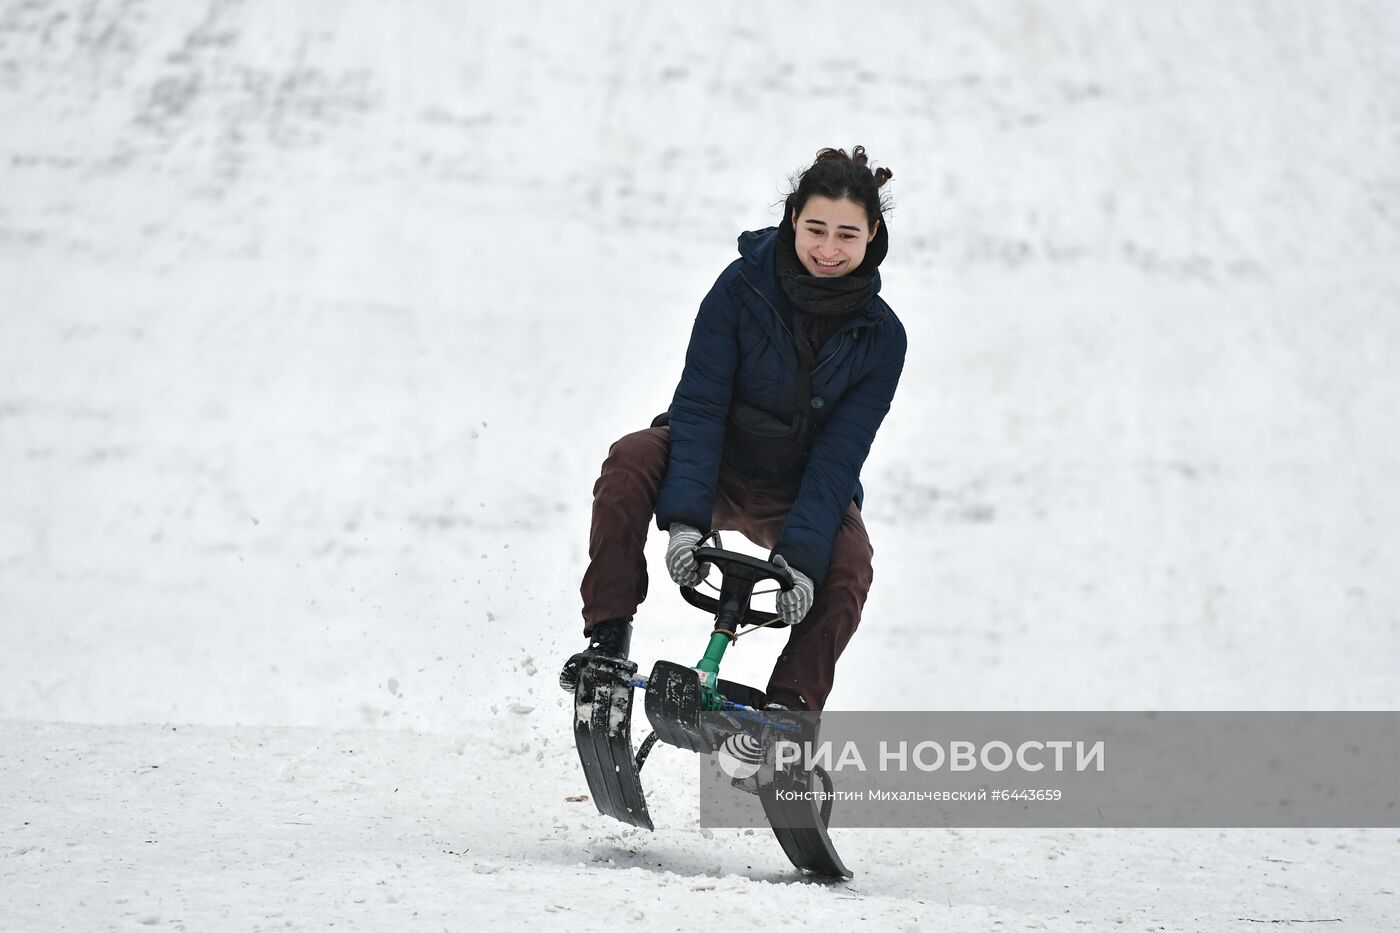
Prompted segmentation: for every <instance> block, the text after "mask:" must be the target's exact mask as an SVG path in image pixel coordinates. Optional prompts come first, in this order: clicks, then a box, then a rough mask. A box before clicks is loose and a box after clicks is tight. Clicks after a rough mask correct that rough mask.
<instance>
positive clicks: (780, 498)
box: [580, 427, 875, 710]
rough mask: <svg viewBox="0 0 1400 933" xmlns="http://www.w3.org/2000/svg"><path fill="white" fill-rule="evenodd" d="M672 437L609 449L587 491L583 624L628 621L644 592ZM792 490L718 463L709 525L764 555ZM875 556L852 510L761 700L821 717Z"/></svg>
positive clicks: (647, 435)
mask: <svg viewBox="0 0 1400 933" xmlns="http://www.w3.org/2000/svg"><path fill="white" fill-rule="evenodd" d="M670 437H671V433H670V430H669V429H668V428H664V427H662V428H648V429H646V430H644V431H637V432H636V433H634V434H629V435H627V436H626V437H624V438H622V439H621V440H619V441H618V442H617V443H616V444H613V446H612V449H611V450H609V451H608V459H607V460H605V461H604V462H603V470H602V473H601V475H600V476H599V477H598V482H597V483H596V484H594V486H593V529H592V533H591V534H590V536H589V540H588V558H589V564H588V570H587V571H586V572H585V573H584V575H583V586H582V587H581V588H580V592H581V593H582V595H583V627H584V631H585V632H588V631H591V630H592V628H593V626H595V625H597V624H598V623H600V622H605V621H607V620H609V619H631V618H632V617H633V615H634V614H635V613H636V611H637V607H638V606H639V605H640V604H641V602H642V600H644V599H646V595H647V565H646V556H645V554H644V553H643V546H644V545H645V544H646V539H647V531H648V530H649V529H650V526H651V520H652V515H653V513H654V510H655V507H656V498H657V495H658V494H659V493H660V491H661V481H662V480H663V479H664V478H665V476H666V461H667V455H668V453H669V452H670V443H671V442H670ZM795 494H796V490H795V489H794V488H792V487H791V486H785V485H775V484H772V483H766V482H764V481H763V480H761V479H757V478H754V477H748V476H742V475H740V474H738V473H735V472H734V471H733V470H730V469H729V468H728V467H727V466H722V467H721V468H720V473H719V482H718V483H717V484H716V489H715V511H714V516H713V520H712V521H713V527H714V528H715V529H716V530H718V531H737V532H739V533H740V534H742V535H743V536H744V537H746V538H748V539H749V540H750V541H752V542H753V543H755V544H757V545H759V546H760V547H766V548H771V547H773V545H774V544H775V543H776V542H777V540H778V536H779V535H780V534H781V533H782V530H783V524H784V522H786V521H787V516H788V512H789V511H791V510H792V503H793V497H794V496H795ZM874 553H875V552H874V550H873V549H872V548H871V546H870V538H869V536H868V535H867V534H866V533H865V524H864V523H863V522H862V521H861V518H860V511H859V510H858V509H857V508H856V507H855V504H854V503H852V504H851V507H850V509H848V510H847V512H846V516H845V518H844V519H842V521H841V528H840V529H839V530H838V531H837V533H836V540H835V541H834V542H833V545H832V555H831V567H830V569H829V570H828V571H827V576H826V579H825V580H824V581H823V583H822V585H821V588H820V589H818V590H817V592H816V597H815V599H814V600H813V603H812V609H811V611H810V612H809V613H808V614H807V617H806V618H805V619H803V620H802V622H801V624H799V625H796V626H794V627H793V628H791V629H790V630H789V635H788V643H787V647H786V648H784V649H783V653H782V654H781V655H780V656H779V657H778V661H777V664H776V665H775V666H774V668H773V675H772V677H771V678H770V679H769V681H768V689H767V691H766V692H767V694H768V699H769V700H770V701H772V702H776V703H781V704H783V705H784V706H787V707H790V708H792V709H806V710H820V709H821V708H822V707H823V706H824V705H825V704H826V698H827V694H829V693H830V692H831V685H832V681H833V679H834V678H835V674H836V659H837V658H839V657H840V656H841V652H842V651H843V650H845V647H846V643H847V642H848V641H850V640H851V636H852V635H853V634H855V630H856V626H858V625H859V624H860V613H861V609H862V608H863V607H864V606H865V597H866V594H867V593H869V592H870V583H871V580H872V579H873V578H874V572H873V570H872V569H871V559H872V558H873V557H874Z"/></svg>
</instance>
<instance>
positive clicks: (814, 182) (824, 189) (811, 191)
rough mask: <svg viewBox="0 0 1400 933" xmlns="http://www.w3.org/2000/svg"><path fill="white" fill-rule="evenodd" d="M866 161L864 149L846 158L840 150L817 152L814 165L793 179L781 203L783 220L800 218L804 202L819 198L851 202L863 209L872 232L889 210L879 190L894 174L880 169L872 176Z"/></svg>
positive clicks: (859, 147) (885, 197)
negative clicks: (877, 222) (789, 190)
mask: <svg viewBox="0 0 1400 933" xmlns="http://www.w3.org/2000/svg"><path fill="white" fill-rule="evenodd" d="M868 161H869V159H868V157H867V156H866V154H865V147H864V146H856V147H855V148H854V149H853V150H851V154H850V155H847V154H846V150H844V149H832V148H829V147H828V148H826V149H823V150H821V151H820V152H818V153H817V158H816V161H814V162H813V163H812V164H811V165H810V166H808V168H807V169H806V170H805V171H803V172H802V174H801V175H799V176H797V178H796V181H795V182H794V183H793V186H792V191H791V192H789V194H788V196H787V200H786V201H785V202H784V205H783V210H784V211H786V212H787V215H786V216H787V219H788V220H789V221H791V220H792V219H793V217H794V216H801V215H802V208H803V207H805V206H806V205H807V199H808V198H810V197H812V196H813V195H819V196H821V197H825V198H831V199H832V200H833V201H841V200H849V201H854V202H855V203H857V204H859V205H860V206H861V207H864V208H865V216H866V219H867V220H868V221H869V223H870V226H871V227H872V228H873V227H874V226H875V223H876V221H882V220H884V219H885V211H886V210H888V209H889V208H890V207H891V203H890V201H889V199H888V195H883V194H882V193H881V191H880V189H881V188H882V187H884V184H885V182H887V181H889V180H890V179H891V178H893V177H894V172H892V171H890V170H889V169H888V168H886V167H884V166H881V167H880V168H877V169H875V170H874V171H873V172H872V171H871V170H870V168H869V166H868V165H867V164H866V163H867V162H868Z"/></svg>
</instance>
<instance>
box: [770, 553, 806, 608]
mask: <svg viewBox="0 0 1400 933" xmlns="http://www.w3.org/2000/svg"><path fill="white" fill-rule="evenodd" d="M773 563H775V564H777V565H778V566H779V567H782V568H784V569H786V570H787V572H788V573H790V574H792V589H790V590H779V591H778V615H779V616H780V617H781V618H782V620H783V621H784V622H786V623H787V624H788V625H796V624H797V623H799V622H801V621H802V620H803V619H804V618H806V617H807V613H808V612H810V611H811V609H812V598H813V595H814V590H815V588H814V587H813V586H812V578H811V577H809V576H807V575H806V574H805V573H803V572H802V571H800V570H798V569H797V568H796V567H793V566H791V565H790V564H788V562H787V559H786V558H784V557H783V555H781V554H774V555H773Z"/></svg>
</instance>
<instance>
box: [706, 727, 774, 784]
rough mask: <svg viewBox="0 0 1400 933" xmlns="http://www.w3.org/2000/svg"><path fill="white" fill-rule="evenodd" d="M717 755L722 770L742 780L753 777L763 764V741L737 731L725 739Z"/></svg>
mask: <svg viewBox="0 0 1400 933" xmlns="http://www.w3.org/2000/svg"><path fill="white" fill-rule="evenodd" d="M715 757H716V758H717V759H719V769H720V770H721V771H723V772H724V773H725V774H727V775H729V776H730V777H732V778H734V779H735V780H739V781H742V780H744V779H745V778H750V777H753V776H754V774H755V773H756V772H757V771H758V766H759V765H761V764H763V743H762V742H760V741H759V740H758V739H756V738H754V737H753V736H751V735H749V734H748V733H746V732H736V733H734V734H733V735H731V736H729V737H728V738H726V739H725V740H724V742H723V744H721V745H720V747H719V751H718V752H716V753H715Z"/></svg>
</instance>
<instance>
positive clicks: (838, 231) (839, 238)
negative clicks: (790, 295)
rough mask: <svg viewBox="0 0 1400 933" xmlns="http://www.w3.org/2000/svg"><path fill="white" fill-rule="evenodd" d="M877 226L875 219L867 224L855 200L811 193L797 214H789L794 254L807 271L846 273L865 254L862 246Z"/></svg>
mask: <svg viewBox="0 0 1400 933" xmlns="http://www.w3.org/2000/svg"><path fill="white" fill-rule="evenodd" d="M879 226H880V224H879V221H876V222H875V226H873V227H872V226H871V225H870V223H869V222H868V221H867V220H866V219H865V208H863V207H861V206H860V205H859V204H857V203H856V202H855V201H851V200H849V199H846V198H842V199H841V200H839V201H833V200H832V199H831V198H825V197H822V196H820V195H815V194H814V195H812V196H811V197H810V198H808V199H807V203H806V204H804V205H803V206H802V214H801V216H798V215H796V214H794V215H793V218H792V228H793V231H794V232H795V233H796V234H797V258H798V259H800V260H801V261H802V267H803V268H804V269H806V270H807V274H808V275H815V276H821V277H824V278H836V277H838V276H842V275H849V274H850V273H851V271H852V270H853V269H855V268H856V267H857V266H859V265H860V263H861V260H862V259H864V258H865V247H866V246H867V245H869V243H870V241H871V240H873V239H875V231H876V230H878V229H879Z"/></svg>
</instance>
